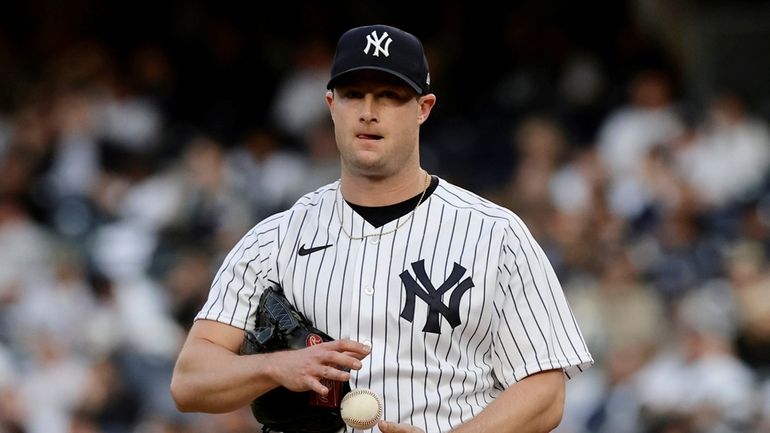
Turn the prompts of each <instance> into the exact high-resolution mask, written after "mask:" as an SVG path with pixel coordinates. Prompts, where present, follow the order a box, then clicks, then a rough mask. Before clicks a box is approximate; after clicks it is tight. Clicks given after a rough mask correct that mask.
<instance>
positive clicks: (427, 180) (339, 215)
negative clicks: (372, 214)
mask: <svg viewBox="0 0 770 433" xmlns="http://www.w3.org/2000/svg"><path fill="white" fill-rule="evenodd" d="M423 171H425V170H423ZM429 185H430V176H429V175H428V172H427V171H425V186H424V187H423V189H422V195H420V199H419V200H417V206H415V207H414V210H412V212H411V213H410V214H409V216H408V217H407V218H404V220H403V221H401V223H399V224H398V225H397V226H396V227H395V228H392V229H390V230H388V231H386V232H382V233H372V234H369V235H364V236H353V235H351V234H350V233H348V231H347V230H345V224H343V223H342V205H339V207H338V205H337V195H342V192H341V191H340V190H339V187H338V188H337V191H336V192H335V193H334V210H336V211H337V220H339V222H340V227H341V228H342V232H343V233H345V236H347V237H348V238H350V239H351V240H354V241H360V240H362V239H366V238H370V237H373V236H385V235H389V234H391V233H393V232H395V231H396V230H398V229H400V228H401V227H402V226H403V225H404V224H406V222H407V221H409V220H410V219H412V218H413V217H414V214H415V213H417V208H418V207H420V203H422V200H423V199H424V198H425V193H426V192H427V191H428V186H429ZM338 193H339V194H338Z"/></svg>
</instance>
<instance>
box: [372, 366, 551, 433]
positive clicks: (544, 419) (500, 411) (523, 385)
mask: <svg viewBox="0 0 770 433" xmlns="http://www.w3.org/2000/svg"><path fill="white" fill-rule="evenodd" d="M563 410H564V372H562V371H561V370H548V371H544V372H541V373H536V374H533V375H531V376H527V377H526V378H524V379H522V380H520V381H519V382H516V383H514V384H513V385H511V386H510V387H508V389H506V390H505V391H503V393H502V394H500V395H499V396H497V398H496V399H495V401H493V402H492V403H491V404H490V405H489V406H487V407H486V408H484V410H482V411H481V413H479V414H478V415H477V416H476V417H474V418H473V419H472V420H470V421H468V422H466V423H465V424H463V425H461V426H460V427H458V428H456V429H455V430H452V433H481V432H499V433H506V432H510V433H514V432H515V433H545V432H549V431H551V430H553V429H554V428H556V426H558V425H559V423H560V422H561V417H562V412H563ZM379 427H380V430H381V431H382V432H383V433H416V432H422V430H420V429H418V428H416V427H412V426H408V425H404V424H395V423H385V422H380V425H379Z"/></svg>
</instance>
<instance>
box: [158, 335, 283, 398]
mask: <svg viewBox="0 0 770 433" xmlns="http://www.w3.org/2000/svg"><path fill="white" fill-rule="evenodd" d="M266 356H270V355H269V354H268V355H250V356H239V355H237V354H235V353H233V352H230V351H228V350H227V349H225V348H224V347H221V346H219V345H216V344H214V343H211V342H209V341H206V340H202V339H198V340H193V341H188V344H187V345H186V347H185V349H184V351H183V353H182V356H180V358H179V360H178V362H177V365H176V368H175V370H174V376H173V378H172V382H171V393H172V395H173V397H174V401H175V402H176V404H177V407H178V408H179V410H181V411H184V412H210V413H220V412H229V411H232V410H235V409H237V408H240V407H243V406H245V405H247V404H249V403H250V402H251V401H252V400H253V399H254V398H256V396H259V395H262V394H264V393H265V392H267V391H269V390H271V389H273V388H275V387H276V386H277V384H276V383H274V382H273V381H272V380H271V379H270V375H269V374H268V372H267V368H269V366H270V362H269V361H267V360H266V361H265V362H255V361H256V360H255V359H253V358H254V357H266Z"/></svg>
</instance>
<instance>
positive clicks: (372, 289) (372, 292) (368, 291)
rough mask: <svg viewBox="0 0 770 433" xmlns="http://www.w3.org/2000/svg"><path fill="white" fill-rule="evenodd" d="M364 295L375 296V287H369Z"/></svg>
mask: <svg viewBox="0 0 770 433" xmlns="http://www.w3.org/2000/svg"><path fill="white" fill-rule="evenodd" d="M364 293H366V294H367V295H369V296H372V295H373V294H374V287H367V288H365V289H364Z"/></svg>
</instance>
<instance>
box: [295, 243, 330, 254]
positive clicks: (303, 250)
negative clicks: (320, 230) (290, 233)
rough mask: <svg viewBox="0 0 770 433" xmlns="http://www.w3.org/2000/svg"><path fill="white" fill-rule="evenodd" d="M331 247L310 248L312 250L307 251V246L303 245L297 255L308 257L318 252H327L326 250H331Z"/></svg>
mask: <svg viewBox="0 0 770 433" xmlns="http://www.w3.org/2000/svg"><path fill="white" fill-rule="evenodd" d="M330 246H332V244H329V245H321V246H318V247H310V248H307V249H306V248H305V244H302V246H301V247H299V251H297V254H299V255H300V256H306V255H308V254H311V253H314V252H316V251H321V250H325V249H327V248H329V247H330Z"/></svg>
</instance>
